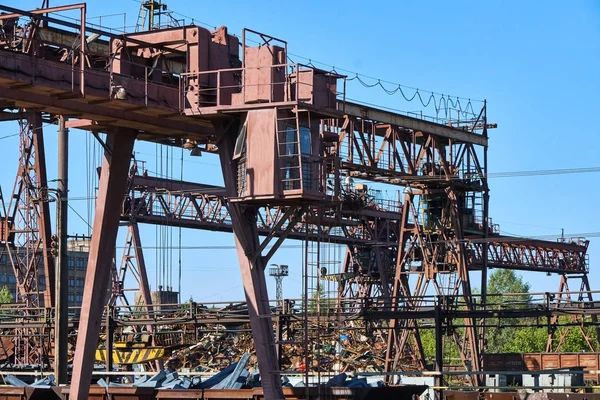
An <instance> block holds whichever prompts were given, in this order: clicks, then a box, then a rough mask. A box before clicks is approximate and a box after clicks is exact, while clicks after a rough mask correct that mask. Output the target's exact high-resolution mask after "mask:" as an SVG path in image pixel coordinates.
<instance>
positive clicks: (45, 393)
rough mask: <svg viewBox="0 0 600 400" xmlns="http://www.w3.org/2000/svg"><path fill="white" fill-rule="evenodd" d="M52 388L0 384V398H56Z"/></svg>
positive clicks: (11, 399) (6, 399) (2, 399)
mask: <svg viewBox="0 0 600 400" xmlns="http://www.w3.org/2000/svg"><path fill="white" fill-rule="evenodd" d="M59 398H60V397H59V396H58V395H57V394H56V393H55V392H54V391H53V390H52V389H41V388H32V387H12V386H0V400H54V399H56V400H58V399H59Z"/></svg>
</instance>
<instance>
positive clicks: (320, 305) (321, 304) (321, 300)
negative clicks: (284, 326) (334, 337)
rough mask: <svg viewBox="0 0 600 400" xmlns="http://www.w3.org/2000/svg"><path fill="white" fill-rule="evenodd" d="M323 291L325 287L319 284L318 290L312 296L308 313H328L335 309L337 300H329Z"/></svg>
mask: <svg viewBox="0 0 600 400" xmlns="http://www.w3.org/2000/svg"><path fill="white" fill-rule="evenodd" d="M326 296H327V294H326V293H325V291H324V290H323V287H322V286H321V285H320V284H318V285H317V288H316V290H315V291H314V292H313V294H312V298H311V299H310V300H309V301H308V312H311V313H316V312H317V311H319V312H320V313H328V312H329V311H330V309H333V308H335V299H329V298H327V297H326Z"/></svg>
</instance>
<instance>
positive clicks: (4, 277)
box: [0, 274, 8, 283]
mask: <svg viewBox="0 0 600 400" xmlns="http://www.w3.org/2000/svg"><path fill="white" fill-rule="evenodd" d="M0 282H1V283H6V282H8V275H6V274H2V275H0Z"/></svg>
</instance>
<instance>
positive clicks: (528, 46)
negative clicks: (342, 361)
mask: <svg viewBox="0 0 600 400" xmlns="http://www.w3.org/2000/svg"><path fill="white" fill-rule="evenodd" d="M7 4H9V5H11V6H14V7H21V8H30V9H31V8H35V7H38V6H39V5H40V4H41V1H29V0H20V1H18V2H17V1H8V2H7ZM61 4H64V3H61ZM51 5H53V6H54V5H59V3H57V2H54V1H52V2H51ZM168 6H169V8H170V9H171V10H174V11H176V12H179V13H181V14H183V15H185V16H188V17H193V18H195V20H196V21H201V22H203V23H207V24H209V25H212V26H220V25H226V26H228V27H229V31H230V33H240V32H241V29H242V28H243V27H248V28H252V29H254V30H258V31H262V32H265V33H268V34H270V35H273V36H275V37H279V38H282V39H285V40H287V41H288V49H289V51H290V52H291V53H293V54H296V55H300V56H303V57H305V58H310V59H311V60H312V61H313V62H315V61H318V62H321V63H324V64H326V65H328V66H335V67H336V68H338V69H339V68H343V69H345V70H350V71H356V72H358V73H360V74H364V75H367V76H372V77H377V78H380V79H382V80H387V81H392V82H397V83H401V84H403V85H407V86H410V87H418V88H420V89H422V90H430V91H435V92H439V93H444V94H450V95H452V96H461V97H465V98H471V99H484V98H485V99H487V100H488V117H489V120H490V121H491V122H496V123H498V129H495V130H492V131H490V149H489V172H505V171H523V170H540V169H557V168H578V167H596V166H599V165H600V160H599V159H598V152H599V149H600V128H598V124H596V123H595V120H596V116H597V115H598V108H599V107H600V101H599V100H598V93H600V73H598V71H600V3H599V2H597V1H594V0H587V1H586V0H582V1H577V2H558V1H546V2H518V1H502V2H500V1H488V2H475V1H454V2H451V3H449V2H444V1H439V2H429V3H425V2H417V1H414V2H397V1H385V2H371V3H369V6H368V7H365V3H364V2H362V1H361V2H359V1H330V2H316V1H305V2H301V3H294V4H292V3H281V2H279V3H277V2H269V1H230V2H226V3H225V2H188V1H183V0H179V1H175V0H170V1H168ZM138 7H139V3H138V2H136V1H134V0H130V1H124V2H100V1H90V2H88V17H94V16H98V15H108V14H114V13H123V12H126V13H127V24H128V25H131V24H134V23H135V20H136V18H137V13H138ZM177 18H182V16H181V15H177ZM98 21H99V20H98V19H90V22H98ZM122 21H123V17H122V16H115V17H110V18H109V17H104V18H103V22H104V23H108V24H109V25H113V26H119V25H122V24H123V22H122ZM292 59H295V60H297V61H306V60H303V59H301V58H298V57H296V58H295V57H294V56H292ZM318 66H322V65H318ZM369 82H371V83H373V82H374V81H369ZM390 88H391V87H390ZM347 95H348V97H350V98H353V99H360V100H362V101H365V102H370V103H375V104H380V105H385V106H388V107H392V108H397V109H401V110H408V111H416V110H419V109H421V107H420V106H419V105H418V104H416V103H415V102H412V103H407V102H406V101H404V100H403V99H402V97H401V96H399V95H395V96H388V95H386V94H385V93H384V92H383V91H382V90H381V89H378V88H372V89H366V88H363V87H361V86H360V85H358V84H356V82H354V83H351V84H349V85H348V90H347ZM2 126H3V128H4V129H3V132H4V134H11V133H15V132H17V128H16V126H15V124H9V123H4V124H3V125H2ZM55 130H56V129H55V127H48V128H47V130H46V133H47V135H46V143H47V152H48V156H47V157H48V164H49V165H48V168H49V172H48V176H49V179H53V178H55V177H56V167H55V164H56V156H55V154H56V151H55V148H56V134H55ZM4 134H3V135H0V136H4ZM86 135H87V134H86V133H84V132H79V131H72V134H71V161H72V163H71V174H70V180H71V193H70V196H71V197H72V198H77V197H85V196H86V194H87V193H86V192H87V186H86V181H85V175H86V173H85V169H84V168H82V167H80V166H82V165H84V163H85V157H84V154H85V149H86V139H85V137H86ZM88 140H89V139H88ZM17 146H18V140H17V138H16V137H12V138H7V139H2V140H1V146H0V157H1V159H2V160H3V167H4V173H3V174H2V176H1V177H0V185H1V186H2V189H3V191H4V193H6V192H7V191H10V190H11V188H12V184H13V181H14V178H13V175H14V171H16V165H17V164H16V162H17V160H16V156H17V155H16V149H17V148H18V147H17ZM136 151H137V152H138V157H139V158H141V159H143V160H146V161H147V162H148V166H149V169H150V170H151V171H158V170H160V167H159V166H158V165H157V164H156V162H155V146H154V145H149V144H143V143H142V144H139V145H136ZM173 154H174V157H175V160H174V161H173V163H174V165H175V168H174V170H173V172H174V175H175V176H176V177H179V176H180V170H179V168H178V167H177V166H178V165H179V157H180V151H179V150H174V152H173ZM163 164H164V162H163ZM163 168H164V166H163ZM183 175H184V178H185V179H186V180H196V181H200V180H202V181H203V182H206V183H219V180H220V178H219V175H220V169H219V166H218V160H217V158H216V157H211V156H210V155H206V156H204V157H202V158H190V157H189V155H188V154H185V155H184V171H183ZM598 178H599V177H598V174H597V173H589V174H572V175H551V176H532V177H520V178H494V179H490V186H491V201H490V204H491V209H490V215H491V216H492V218H493V221H494V222H495V223H499V224H500V225H501V229H502V230H503V231H504V232H507V233H511V234H518V235H550V234H555V235H560V232H561V228H564V230H565V232H566V233H567V234H569V233H583V232H597V231H600V229H599V226H600V217H599V214H598V212H597V210H596V209H595V205H596V204H597V198H598V197H599V196H600V189H599V187H598V182H599V179H598ZM85 203H86V202H85V201H83V200H79V201H73V202H72V205H73V207H74V208H75V209H76V210H77V211H78V212H79V213H80V214H81V215H83V216H84V217H85V216H86V215H87V210H86V206H85ZM69 217H70V229H69V231H70V232H71V233H76V232H79V233H82V232H87V228H86V226H85V224H84V223H83V221H81V219H79V218H78V217H77V216H76V215H75V214H74V213H73V212H71V213H70V215H69ZM177 241H178V236H177V232H176V231H174V232H173V242H174V243H175V244H176V243H177ZM591 241H592V242H591V245H590V250H589V254H590V259H591V265H590V269H591V274H590V277H591V282H592V286H593V287H594V288H597V289H600V272H598V271H596V270H595V269H596V267H597V262H598V259H599V258H600V244H599V243H600V238H591ZM121 242H122V241H121ZM142 242H143V244H144V245H145V246H148V247H149V248H151V247H153V246H154V247H155V246H156V243H157V242H156V232H155V228H154V227H145V228H144V229H143V231H142ZM182 243H183V245H184V246H198V245H201V246H205V245H233V238H232V237H231V235H228V234H221V233H207V232H195V231H184V235H183V239H182ZM286 244H289V245H297V243H294V242H289V243H288V242H286ZM118 246H121V244H120V243H118ZM155 252H156V251H155V250H153V249H148V250H147V251H146V259H147V262H148V264H149V275H150V281H151V283H152V286H153V287H154V286H155V284H156V282H155V279H154V277H155V275H156V273H155V267H154V262H153V261H154V259H155ZM177 260H178V256H177V252H175V253H174V254H173V261H174V263H175V266H174V268H175V270H176V264H177ZM272 262H274V263H285V264H289V265H290V270H291V272H290V277H289V278H286V280H285V281H284V287H285V289H284V292H285V294H286V295H287V296H294V295H299V293H300V281H301V274H300V267H301V260H300V251H299V250H297V249H293V248H286V249H283V250H282V251H280V252H278V254H276V256H275V257H274V259H273V260H272ZM182 269H183V273H184V280H183V283H182V298H183V299H187V298H188V297H189V296H190V295H192V294H193V296H194V298H195V299H196V300H210V301H218V300H230V299H241V298H243V291H242V287H241V281H240V278H239V271H238V268H237V258H236V254H235V251H233V250H202V251H201V250H183V251H182ZM175 275H176V273H175ZM524 275H525V278H526V280H528V281H529V282H530V283H531V286H532V290H534V291H548V290H554V288H556V289H557V288H558V278H557V277H546V276H545V275H544V274H524ZM268 282H269V285H270V290H269V292H270V293H271V295H272V296H274V293H275V291H274V282H273V280H272V279H268ZM174 285H175V286H176V287H177V283H176V278H175V282H174ZM474 285H475V286H479V283H478V282H476V283H474Z"/></svg>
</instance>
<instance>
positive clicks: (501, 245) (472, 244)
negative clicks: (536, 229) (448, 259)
mask: <svg viewBox="0 0 600 400" xmlns="http://www.w3.org/2000/svg"><path fill="white" fill-rule="evenodd" d="M588 243H589V241H587V240H583V239H576V240H571V241H569V242H566V241H563V242H551V241H545V240H535V239H526V238H518V237H508V236H492V237H490V239H489V240H488V242H487V244H488V265H489V267H491V268H509V269H516V270H523V271H540V272H555V273H561V274H582V273H587V272H588V264H587V254H586V252H587V247H588ZM483 245H484V242H483V241H482V240H480V239H477V238H475V239H473V240H471V241H468V245H467V258H468V261H469V264H470V266H471V269H479V268H481V265H482V259H483V252H484V246H483Z"/></svg>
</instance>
